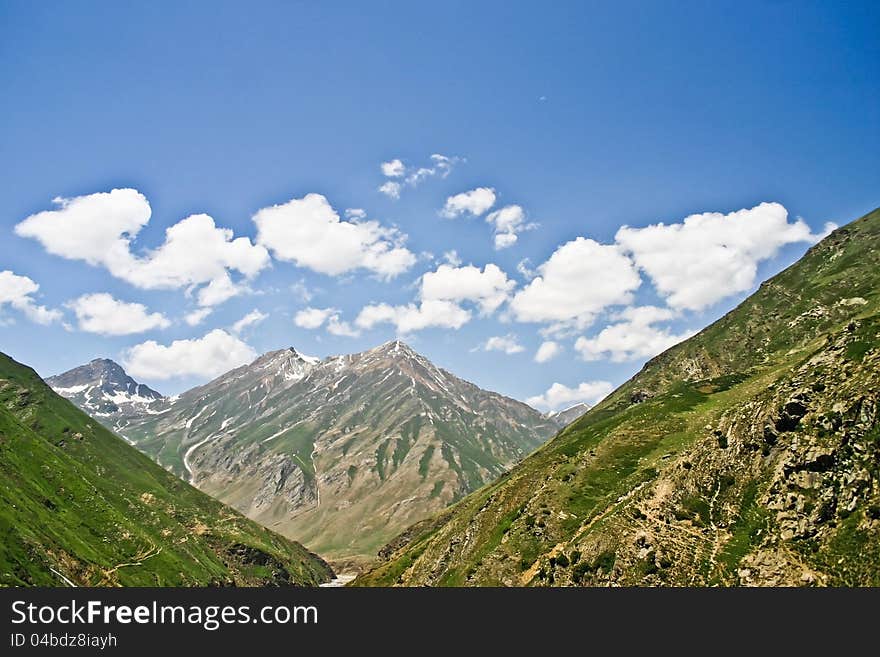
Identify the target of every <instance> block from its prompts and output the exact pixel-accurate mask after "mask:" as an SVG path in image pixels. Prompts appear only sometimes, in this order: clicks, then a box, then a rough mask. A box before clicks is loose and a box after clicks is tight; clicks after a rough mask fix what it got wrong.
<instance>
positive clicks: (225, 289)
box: [198, 274, 247, 306]
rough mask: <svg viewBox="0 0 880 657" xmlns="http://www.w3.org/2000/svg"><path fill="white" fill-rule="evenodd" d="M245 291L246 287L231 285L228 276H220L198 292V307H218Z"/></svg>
mask: <svg viewBox="0 0 880 657" xmlns="http://www.w3.org/2000/svg"><path fill="white" fill-rule="evenodd" d="M246 290H247V287H246V286H244V285H237V284H235V283H233V282H232V279H231V278H229V275H228V274H221V275H220V276H218V277H217V278H215V279H213V280H212V281H211V282H210V283H208V284H207V285H206V286H205V287H203V288H201V289H200V290H199V294H198V302H199V305H200V306H219V305H220V304H221V303H223V302H224V301H228V300H229V299H231V298H232V297H236V296H238V295H239V294H242V293H244V292H245V291H246Z"/></svg>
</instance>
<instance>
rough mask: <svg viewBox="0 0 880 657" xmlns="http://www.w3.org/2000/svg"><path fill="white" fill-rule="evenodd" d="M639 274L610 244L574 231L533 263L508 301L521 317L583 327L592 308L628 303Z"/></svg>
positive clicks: (556, 326) (558, 327)
mask: <svg viewBox="0 0 880 657" xmlns="http://www.w3.org/2000/svg"><path fill="white" fill-rule="evenodd" d="M640 284H641V278H640V277H639V274H638V272H637V271H636V269H635V267H634V266H633V263H632V261H630V259H629V258H627V257H626V256H625V255H624V254H623V253H621V251H620V250H619V249H618V248H617V247H615V246H611V245H606V244H599V243H597V242H595V241H593V240H591V239H586V238H583V237H578V238H577V239H575V240H572V241H571V242H567V243H566V244H563V245H562V246H560V247H559V248H558V249H556V251H555V252H554V253H553V255H551V256H550V258H549V259H548V260H547V261H546V262H545V263H543V264H542V265H540V266H539V267H538V276H537V277H536V278H535V279H534V280H532V281H531V282H530V283H529V284H528V285H527V286H526V287H525V288H524V289H523V290H521V291H520V292H518V293H517V294H516V295H515V296H514V298H513V300H512V301H511V303H510V307H511V310H512V311H513V315H514V317H515V318H516V319H517V320H519V321H521V322H539V323H549V324H550V327H549V329H550V332H558V333H561V332H564V331H565V330H566V329H572V328H579V329H583V328H586V327H587V326H589V325H590V324H591V323H592V322H593V320H594V318H595V316H596V314H597V313H599V312H600V311H602V310H603V309H604V308H606V307H608V306H613V305H623V304H627V303H630V302H631V300H632V292H633V291H634V290H635V289H637V288H638V287H639V285H640Z"/></svg>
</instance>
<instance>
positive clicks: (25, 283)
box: [0, 269, 62, 325]
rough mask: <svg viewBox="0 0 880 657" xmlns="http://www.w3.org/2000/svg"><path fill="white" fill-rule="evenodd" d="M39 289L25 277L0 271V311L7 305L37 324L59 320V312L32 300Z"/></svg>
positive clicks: (60, 315)
mask: <svg viewBox="0 0 880 657" xmlns="http://www.w3.org/2000/svg"><path fill="white" fill-rule="evenodd" d="M39 289H40V286H39V285H38V284H37V283H35V282H34V281H33V280H32V279H30V278H28V277H27V276H18V275H17V274H14V273H13V272H11V271H9V270H8V269H7V270H5V271H0V309H2V308H3V306H5V305H6V304H9V305H10V306H12V307H13V308H15V309H16V310H17V311H19V312H21V313H24V315H25V317H27V318H28V319H29V320H31V321H32V322H36V323H37V324H44V325H45V324H51V323H52V322H56V321H58V320H60V319H61V317H62V313H61V311H60V310H54V309H53V310H50V309H49V308H46V306H41V305H39V304H38V303H37V302H36V301H35V300H34V294H36V293H37V291H38V290H39Z"/></svg>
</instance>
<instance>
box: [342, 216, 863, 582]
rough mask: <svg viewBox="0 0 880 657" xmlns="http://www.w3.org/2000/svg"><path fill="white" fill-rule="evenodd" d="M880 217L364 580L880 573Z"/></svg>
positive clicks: (810, 260)
mask: <svg viewBox="0 0 880 657" xmlns="http://www.w3.org/2000/svg"><path fill="white" fill-rule="evenodd" d="M878 249H880V211H874V212H872V213H871V214H869V215H867V216H865V217H863V218H862V219H860V220H858V221H855V222H853V223H851V224H849V225H847V226H845V227H843V228H840V229H838V230H836V231H835V232H834V233H832V234H831V235H830V236H829V237H827V238H826V239H825V240H823V241H822V242H820V243H819V244H818V245H816V246H814V247H813V248H811V249H810V250H809V252H808V253H807V254H806V255H805V256H804V257H803V258H802V259H801V260H800V261H799V262H797V263H795V264H794V265H793V266H792V267H790V268H788V269H787V270H785V271H784V272H782V273H780V274H779V275H777V276H775V277H773V278H772V279H770V280H769V281H767V282H765V283H764V284H763V285H762V286H761V287H760V289H759V290H758V291H757V292H756V293H755V294H753V295H752V296H751V297H749V298H748V299H747V300H746V301H744V302H743V303H742V304H741V305H740V306H739V307H738V308H736V309H735V310H733V311H732V312H730V313H729V314H727V315H726V316H725V317H723V318H722V319H720V320H719V321H717V322H715V323H714V324H712V325H711V326H709V327H708V328H706V329H704V330H703V331H702V332H700V333H699V334H697V335H696V336H694V337H692V338H690V339H689V340H687V341H685V342H683V343H681V344H679V345H676V346H674V347H672V348H671V349H669V350H668V351H666V352H664V353H663V354H661V355H659V356H657V357H656V358H654V359H653V360H651V361H650V362H649V363H647V364H646V365H645V367H644V368H643V369H642V371H641V372H639V373H638V374H637V375H636V376H634V377H633V378H632V379H631V380H630V381H628V382H627V383H625V384H624V385H623V386H621V387H620V388H619V389H618V390H616V391H615V392H614V393H612V394H611V395H610V396H609V397H608V398H606V399H605V400H604V401H603V402H601V403H600V404H598V405H597V406H596V407H595V408H593V409H591V410H590V411H589V412H588V413H586V415H584V416H583V417H581V418H580V419H579V420H577V421H576V422H574V423H573V424H572V425H571V426H569V427H567V428H566V429H565V430H564V431H562V432H561V433H560V434H559V435H558V436H557V437H556V438H554V439H553V440H552V441H550V442H549V443H547V444H546V445H545V446H544V447H542V448H541V449H540V450H538V451H537V452H536V453H535V454H533V455H532V456H530V457H529V458H527V459H525V460H524V461H523V462H522V463H521V464H519V465H518V466H517V467H515V468H514V469H513V470H512V471H511V472H510V473H509V474H507V475H504V476H502V477H501V478H500V479H499V480H498V481H496V482H495V483H493V484H491V485H489V486H486V487H484V488H482V489H481V490H479V491H477V492H476V493H474V494H472V495H470V496H469V497H467V498H465V499H463V500H461V501H460V502H459V503H458V504H457V505H455V506H454V507H452V508H451V509H449V510H447V511H445V512H443V513H441V514H439V515H437V516H435V517H433V518H431V519H429V520H426V521H423V522H422V523H420V524H417V525H415V526H413V527H411V528H409V529H408V530H407V531H406V532H404V533H403V534H402V535H400V536H399V537H398V538H397V539H395V540H394V541H392V542H391V543H390V544H389V545H387V546H386V547H385V548H384V549H383V550H382V552H381V554H382V558H383V560H384V561H383V562H382V563H381V564H380V565H379V566H378V567H377V568H375V569H374V570H373V571H372V572H370V573H367V574H365V575H363V576H361V577H360V578H359V579H358V580H357V582H356V583H359V584H362V585H393V584H405V585H425V584H428V585H508V586H517V585H523V586H528V585H531V586H547V585H714V584H719V585H847V586H848V585H874V586H877V585H880V551H878V550H877V546H878V545H880V426H878V403H880V350H878V346H880V312H878V310H880V308H878V305H880V251H878Z"/></svg>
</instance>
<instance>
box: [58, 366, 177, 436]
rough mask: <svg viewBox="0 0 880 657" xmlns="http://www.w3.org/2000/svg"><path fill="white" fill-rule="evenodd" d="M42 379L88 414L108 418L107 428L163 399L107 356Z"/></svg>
mask: <svg viewBox="0 0 880 657" xmlns="http://www.w3.org/2000/svg"><path fill="white" fill-rule="evenodd" d="M46 383H48V384H49V386H51V387H52V389H53V390H54V391H55V392H57V393H58V394H59V395H61V396H62V397H66V398H67V399H69V400H70V401H72V402H73V403H74V404H76V405H77V406H79V407H80V408H81V409H83V410H84V411H85V412H86V413H88V414H89V415H91V416H92V417H95V418H99V419H100V418H105V419H108V418H109V419H112V420H113V423H112V425H111V428H117V425H119V424H120V423H121V422H122V421H124V420H125V419H126V418H128V417H129V416H131V415H138V414H140V413H141V412H143V410H144V408H145V407H146V406H149V405H150V404H152V403H153V402H155V401H157V400H160V399H163V397H162V395H161V394H159V393H158V392H156V391H155V390H153V389H152V388H150V387H149V386H147V385H145V384H143V383H138V382H137V381H135V380H134V379H133V378H131V377H130V376H129V375H128V374H126V372H125V370H124V369H122V366H120V365H119V364H118V363H115V362H114V361H112V360H110V359H108V358H96V359H95V360H93V361H91V362H89V363H86V364H85V365H80V366H79V367H75V368H73V369H72V370H68V371H67V372H64V373H63V374H59V375H57V376H50V377H49V378H47V379H46ZM105 424H106V423H105Z"/></svg>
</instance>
